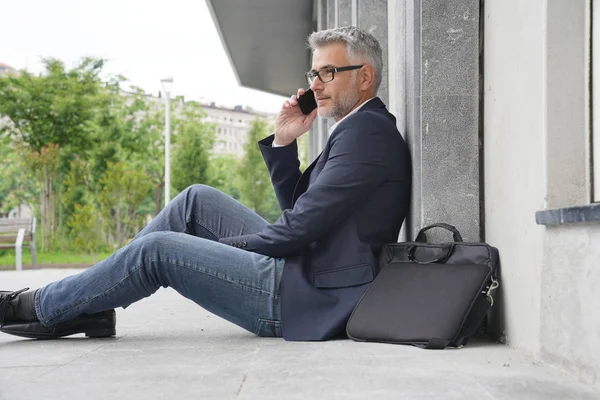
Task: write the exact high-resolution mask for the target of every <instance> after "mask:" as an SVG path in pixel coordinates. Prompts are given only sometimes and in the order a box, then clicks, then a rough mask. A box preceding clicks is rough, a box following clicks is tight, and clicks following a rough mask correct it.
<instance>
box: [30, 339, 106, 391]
mask: <svg viewBox="0 0 600 400" xmlns="http://www.w3.org/2000/svg"><path fill="white" fill-rule="evenodd" d="M108 345H109V343H106V344H103V345H101V346H98V347H96V348H95V349H93V350H92V351H89V352H86V353H84V354H82V355H80V356H79V357H75V358H73V359H71V360H69V361H67V362H66V363H64V364H60V365H58V366H57V367H56V368H52V369H51V370H50V371H46V372H45V373H43V374H41V375H39V376H37V377H36V378H35V379H34V382H35V381H37V380H39V379H40V378H41V377H43V376H45V375H48V374H49V373H51V372H54V371H56V370H57V369H59V368H62V367H64V366H65V365H69V364H71V363H72V362H73V361H77V360H79V359H80V358H83V357H85V356H88V355H90V354H92V353H95V352H96V351H98V350H100V349H101V348H103V347H106V346H108Z"/></svg>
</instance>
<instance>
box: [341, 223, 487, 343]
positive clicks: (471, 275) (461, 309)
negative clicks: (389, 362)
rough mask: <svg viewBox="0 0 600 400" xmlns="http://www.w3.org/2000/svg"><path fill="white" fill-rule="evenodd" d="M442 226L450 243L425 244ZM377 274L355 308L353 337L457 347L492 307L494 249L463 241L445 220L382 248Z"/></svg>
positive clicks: (350, 329)
mask: <svg viewBox="0 0 600 400" xmlns="http://www.w3.org/2000/svg"><path fill="white" fill-rule="evenodd" d="M434 227H441V228H444V229H447V230H449V231H451V232H452V234H453V238H454V241H453V242H450V243H442V244H433V243H427V237H426V235H425V232H426V231H427V230H429V229H431V228H434ZM379 266H380V272H379V274H378V275H377V277H376V278H375V280H374V281H373V283H372V284H371V287H370V288H369V289H368V290H367V292H366V293H365V294H364V295H363V297H362V298H361V300H360V301H359V302H358V304H357V306H356V308H355V309H354V311H353V313H352V315H351V316H350V320H349V321H348V325H347V327H346V333H347V334H348V337H349V338H351V339H353V340H356V341H369V342H384V343H396V344H410V345H414V346H418V347H422V348H425V349H444V348H446V347H448V346H452V347H461V346H464V345H465V344H466V343H467V340H468V339H469V337H470V336H471V335H473V333H475V330H476V329H477V327H478V326H479V325H480V324H481V322H482V321H483V319H484V317H485V315H486V314H487V312H488V310H489V308H490V307H491V306H492V305H493V303H494V299H493V297H492V292H493V291H494V290H495V289H496V288H497V287H498V280H497V279H496V271H497V268H498V266H499V257H498V250H497V249H496V248H494V247H492V246H489V245H487V244H485V243H465V242H463V240H462V237H461V235H460V233H459V232H458V230H457V229H456V228H455V227H453V226H451V225H448V224H441V223H440V224H433V225H430V226H428V227H425V228H423V229H421V231H420V232H419V234H418V235H417V237H416V239H415V241H414V242H405V243H393V244H388V245H386V246H384V248H383V249H382V252H381V255H380V259H379Z"/></svg>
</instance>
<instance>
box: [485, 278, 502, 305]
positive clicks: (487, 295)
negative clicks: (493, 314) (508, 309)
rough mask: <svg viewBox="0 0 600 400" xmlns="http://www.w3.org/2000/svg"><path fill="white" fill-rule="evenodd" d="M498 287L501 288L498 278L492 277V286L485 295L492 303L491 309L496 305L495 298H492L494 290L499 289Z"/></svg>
mask: <svg viewBox="0 0 600 400" xmlns="http://www.w3.org/2000/svg"><path fill="white" fill-rule="evenodd" d="M498 286H500V283H499V282H498V280H497V279H496V278H493V277H492V284H491V285H490V287H489V288H488V290H487V292H486V293H485V298H486V299H487V301H488V302H489V303H490V307H492V306H493V305H494V297H492V293H493V292H494V290H496V289H498Z"/></svg>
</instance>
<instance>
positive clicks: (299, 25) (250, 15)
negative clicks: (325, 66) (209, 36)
mask: <svg viewBox="0 0 600 400" xmlns="http://www.w3.org/2000/svg"><path fill="white" fill-rule="evenodd" d="M206 3H207V5H208V9H209V10H210V13H211V15H212V18H213V21H214V22H215V26H216V28H217V31H218V32H219V36H220V37H221V42H222V43H223V47H224V48H225V51H226V52H227V56H228V57H229V61H230V63H231V65H232V67H233V71H234V73H235V75H236V77H237V80H238V83H239V84H240V85H242V86H245V87H249V88H253V89H258V90H263V91H266V92H270V93H275V94H280V95H283V96H290V95H292V94H294V93H296V91H297V89H298V88H300V87H306V86H307V83H306V80H305V78H304V73H305V72H306V71H308V70H309V69H310V51H309V50H307V49H306V47H305V46H306V38H307V37H308V35H309V34H310V33H311V32H312V31H313V24H314V22H313V21H314V17H313V0H299V1H282V0H243V1H242V0H206Z"/></svg>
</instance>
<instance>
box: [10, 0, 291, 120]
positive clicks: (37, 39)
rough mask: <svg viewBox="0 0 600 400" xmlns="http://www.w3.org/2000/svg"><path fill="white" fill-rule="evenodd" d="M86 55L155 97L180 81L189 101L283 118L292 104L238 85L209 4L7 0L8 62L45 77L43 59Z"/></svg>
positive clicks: (193, 0)
mask: <svg viewBox="0 0 600 400" xmlns="http://www.w3.org/2000/svg"><path fill="white" fill-rule="evenodd" d="M84 56H93V57H99V58H105V59H107V60H108V64H107V66H106V67H105V71H106V72H107V73H114V74H121V75H124V76H125V77H126V78H128V79H129V83H130V84H132V85H135V86H139V87H141V88H142V89H144V90H145V91H146V92H147V93H152V94H154V95H158V92H159V90H161V83H160V80H161V79H162V78H165V77H173V81H174V83H173V89H172V96H179V95H183V96H185V99H186V101H187V100H200V101H203V102H212V101H214V102H216V103H217V104H220V105H223V106H229V107H232V106H234V105H237V104H242V105H246V106H250V107H252V108H254V109H256V110H260V111H265V112H272V113H276V112H277V111H278V110H279V108H280V107H281V104H282V103H283V101H284V100H285V99H284V98H283V97H281V96H276V95H272V94H269V93H265V92H261V91H258V90H253V89H248V88H243V87H240V86H239V85H238V83H237V80H236V78H235V75H234V72H233V68H232V66H231V64H230V62H229V60H228V58H227V55H226V52H225V49H224V48H223V45H222V43H221V40H220V39H219V35H218V33H217V30H216V28H215V25H214V22H213V20H212V17H211V15H210V12H209V10H208V7H207V5H206V2H205V0H168V1H159V0H51V1H48V0H0V62H2V63H5V64H8V65H10V66H11V67H13V68H16V69H27V70H29V71H31V72H35V73H37V72H40V71H42V67H41V63H40V59H41V58H42V57H54V58H58V59H60V60H62V61H63V62H65V63H66V65H67V66H69V67H72V66H74V65H75V64H76V63H77V61H78V60H80V59H81V58H82V57H84ZM126 88H127V87H125V89H126Z"/></svg>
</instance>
